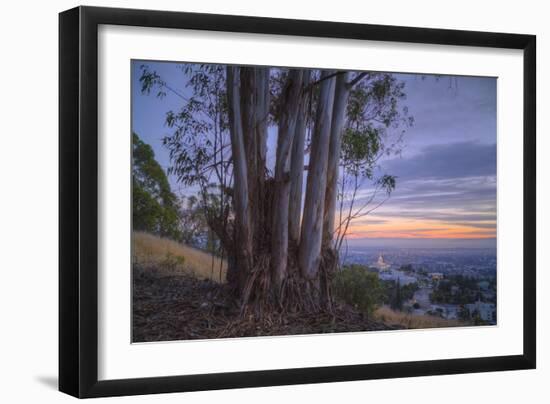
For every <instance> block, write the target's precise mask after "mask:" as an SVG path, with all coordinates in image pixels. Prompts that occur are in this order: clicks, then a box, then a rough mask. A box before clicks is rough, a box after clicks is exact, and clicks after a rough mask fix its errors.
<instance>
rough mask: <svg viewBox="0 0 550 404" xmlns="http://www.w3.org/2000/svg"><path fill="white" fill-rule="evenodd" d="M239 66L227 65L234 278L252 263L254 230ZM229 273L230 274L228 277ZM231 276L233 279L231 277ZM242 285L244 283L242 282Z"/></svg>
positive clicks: (246, 270)
mask: <svg viewBox="0 0 550 404" xmlns="http://www.w3.org/2000/svg"><path fill="white" fill-rule="evenodd" d="M239 70H240V69H239V68H238V67H234V66H228V67H227V79H226V82H227V99H228V103H229V108H228V109H229V132H230V136H231V151H232V158H233V177H234V184H233V204H234V206H235V233H236V234H235V240H236V242H235V243H234V245H235V246H234V247H235V249H236V255H237V266H240V268H237V269H236V270H237V271H239V273H238V274H235V275H236V277H235V278H234V280H240V279H242V276H241V275H242V274H243V272H244V273H247V272H248V271H249V270H250V269H251V266H252V231H251V217H250V210H249V195H248V178H247V161H246V154H245V143H244V131H243V124H242V117H241V103H240V98H241V97H240V86H239V76H240V74H239V73H240V71H239ZM229 277H230V275H229V274H228V278H229ZM228 280H230V279H228ZM239 286H241V285H239Z"/></svg>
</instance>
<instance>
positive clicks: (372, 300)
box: [333, 265, 382, 316]
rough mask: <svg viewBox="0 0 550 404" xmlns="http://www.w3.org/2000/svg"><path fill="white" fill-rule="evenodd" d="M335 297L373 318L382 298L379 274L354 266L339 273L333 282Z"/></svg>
mask: <svg viewBox="0 0 550 404" xmlns="http://www.w3.org/2000/svg"><path fill="white" fill-rule="evenodd" d="M333 290H334V294H335V296H336V297H337V298H338V299H340V300H342V301H344V302H346V303H347V304H350V305H352V306H354V307H355V308H357V309H358V310H360V311H362V312H363V313H365V314H366V315H367V316H371V315H372V313H373V312H374V310H375V309H376V308H377V305H378V302H379V301H380V299H381V297H382V288H381V286H380V281H379V279H378V274H377V273H374V272H369V271H368V270H367V269H366V268H365V267H362V266H358V265H353V266H351V267H345V268H344V269H343V270H342V271H340V272H338V273H337V274H336V276H335V278H334V281H333Z"/></svg>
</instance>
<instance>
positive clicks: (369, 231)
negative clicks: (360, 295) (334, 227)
mask: <svg viewBox="0 0 550 404" xmlns="http://www.w3.org/2000/svg"><path fill="white" fill-rule="evenodd" d="M377 219H378V217H377ZM386 219H387V221H386V222H385V223H369V220H368V219H367V220H366V221H365V222H363V223H357V224H355V225H354V224H353V223H352V224H351V225H350V228H349V229H348V237H349V238H351V239H357V238H403V239H412V238H425V239H455V238H460V239H489V238H495V237H496V223H495V222H494V221H488V222H480V223H479V224H480V225H483V226H486V227H487V228H480V227H476V226H475V224H468V223H466V224H456V223H448V222H442V221H435V220H408V219H407V220H403V219H401V218H395V219H392V218H384V220H386Z"/></svg>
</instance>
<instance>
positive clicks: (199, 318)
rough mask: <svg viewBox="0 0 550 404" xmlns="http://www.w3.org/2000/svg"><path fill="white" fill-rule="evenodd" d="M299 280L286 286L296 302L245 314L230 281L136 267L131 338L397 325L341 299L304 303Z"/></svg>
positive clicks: (351, 329)
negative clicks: (325, 304) (371, 316)
mask: <svg viewBox="0 0 550 404" xmlns="http://www.w3.org/2000/svg"><path fill="white" fill-rule="evenodd" d="M257 280H258V281H259V279H257ZM299 285H300V284H296V285H295V286H292V287H290V288H288V289H287V293H290V294H287V296H286V298H287V300H288V301H294V302H295V303H294V304H293V305H286V306H285V308H284V309H281V308H280V307H274V308H273V309H272V310H268V309H266V308H269V307H270V306H260V305H257V306H253V305H252V306H249V308H248V309H247V310H246V311H245V312H244V313H243V311H242V307H241V305H240V304H238V302H237V300H236V299H235V297H234V296H233V295H232V293H231V291H230V290H229V288H228V286H227V285H226V284H221V285H220V284H217V283H214V282H211V281H207V280H198V279H196V278H193V277H192V276H189V275H184V274H181V273H166V272H162V271H156V270H154V269H152V268H146V269H145V268H140V267H135V268H134V287H133V313H132V318H133V321H132V335H133V338H132V339H133V341H134V342H144V341H170V340H185V339H208V338H231V337H251V336H274V335H297V334H323V333H334V332H354V331H372V330H390V329H396V327H392V326H388V325H386V324H384V323H379V322H375V321H371V320H369V319H367V318H366V317H365V316H363V315H362V314H361V313H360V312H358V311H357V310H355V309H353V308H352V307H350V306H348V305H345V304H343V303H340V302H338V301H335V302H334V303H333V306H332V310H331V311H330V312H329V311H327V310H326V309H324V308H321V307H319V306H317V310H315V308H314V305H313V304H311V302H306V303H305V304H304V306H301V305H300V304H303V303H302V300H301V299H294V298H293V295H296V296H299V295H300V293H298V291H299V289H298V287H299ZM308 305H309V306H308ZM252 307H255V308H254V309H252ZM305 307H308V309H307V310H306V309H305ZM260 308H261V311H259V312H257V311H256V310H260Z"/></svg>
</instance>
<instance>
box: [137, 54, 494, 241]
mask: <svg viewBox="0 0 550 404" xmlns="http://www.w3.org/2000/svg"><path fill="white" fill-rule="evenodd" d="M143 63H146V64H147V65H149V66H150V67H151V69H152V70H156V71H157V72H158V73H159V74H160V75H161V77H162V78H163V79H164V80H165V81H166V82H168V83H170V85H171V86H172V87H174V88H176V89H178V90H179V91H181V92H185V91H186V90H185V76H184V75H183V74H182V72H181V70H180V69H178V68H177V67H176V65H175V64H172V63H151V62H143V61H134V62H133V63H132V102H133V114H132V116H133V122H132V126H133V130H134V131H135V132H136V133H138V134H139V136H140V137H141V138H142V139H143V140H144V141H145V142H147V143H149V144H150V145H151V146H152V147H153V149H154V151H155V155H156V158H157V160H158V161H159V163H160V164H161V165H162V166H163V167H164V168H166V167H168V166H169V164H170V162H169V158H168V152H167V150H166V149H165V148H164V147H163V146H162V143H161V139H162V138H163V137H164V136H165V135H168V134H169V129H168V128H167V127H166V126H165V125H164V119H165V113H166V111H168V110H170V109H178V108H179V105H180V103H181V99H179V98H177V97H176V96H173V95H171V94H170V93H168V94H167V96H166V97H165V98H163V99H162V100H160V99H157V98H156V97H155V96H154V95H149V96H147V95H142V94H141V93H140V86H139V77H140V69H139V66H140V65H141V64H143ZM396 77H397V78H398V79H400V80H403V81H405V83H406V85H405V93H406V94H407V99H406V100H405V101H404V102H403V105H406V106H407V107H408V109H409V113H410V115H412V116H413V117H414V125H413V127H412V128H409V129H407V131H406V132H405V135H404V138H403V145H402V152H401V154H400V155H398V156H395V155H393V156H388V157H385V158H383V159H382V160H381V161H380V168H379V174H383V173H386V174H391V175H395V176H397V187H396V189H395V191H394V192H393V193H392V195H391V197H390V198H389V199H388V200H387V201H386V202H385V203H384V204H383V205H382V206H381V207H380V208H378V209H377V210H375V211H373V212H372V213H370V214H369V215H368V216H367V217H365V218H361V219H359V220H358V221H356V222H354V224H353V226H352V229H351V230H350V233H351V234H350V238H353V239H355V242H358V241H360V240H362V239H369V240H373V239H376V240H380V239H388V240H390V239H392V240H399V239H406V240H415V239H428V240H435V239H446V240H469V243H470V244H471V243H475V242H476V240H478V241H479V242H480V243H487V242H494V239H495V237H496V83H497V80H496V79H495V78H479V77H452V78H450V77H448V76H447V77H434V76H423V77H422V76H419V75H412V74H397V75H396ZM274 131H275V130H274V129H272V130H271V131H270V140H269V144H268V147H269V153H268V154H269V155H270V156H271V158H273V156H274V153H275V147H274V144H275V140H274V139H275V136H276V135H275V133H274ZM271 135H272V136H271ZM268 158H269V156H268ZM170 182H171V184H172V187H173V188H174V190H175V191H178V192H177V193H178V194H180V193H186V190H185V189H183V188H182V186H181V185H180V184H177V183H176V182H175V180H174V179H173V178H170ZM370 192H371V189H370V187H369V184H368V183H366V184H365V186H364V188H362V189H361V191H360V193H359V198H369V196H370ZM428 240H426V241H428ZM366 241H368V240H366Z"/></svg>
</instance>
